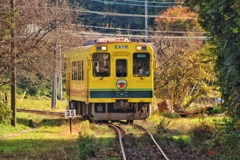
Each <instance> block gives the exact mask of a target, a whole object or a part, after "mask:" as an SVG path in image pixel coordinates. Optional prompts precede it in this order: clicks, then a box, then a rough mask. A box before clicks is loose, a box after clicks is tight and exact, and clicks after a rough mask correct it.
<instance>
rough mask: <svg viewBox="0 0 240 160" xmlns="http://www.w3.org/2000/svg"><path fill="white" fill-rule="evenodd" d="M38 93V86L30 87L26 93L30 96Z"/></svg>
mask: <svg viewBox="0 0 240 160" xmlns="http://www.w3.org/2000/svg"><path fill="white" fill-rule="evenodd" d="M37 93H38V88H37V87H30V88H29V89H28V94H30V95H31V96H36V95H37Z"/></svg>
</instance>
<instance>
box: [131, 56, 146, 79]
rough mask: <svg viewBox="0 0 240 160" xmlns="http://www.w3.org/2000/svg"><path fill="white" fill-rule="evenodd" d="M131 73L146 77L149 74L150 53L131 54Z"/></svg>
mask: <svg viewBox="0 0 240 160" xmlns="http://www.w3.org/2000/svg"><path fill="white" fill-rule="evenodd" d="M133 75H134V76H141V77H146V76H150V54H149V53H134V54H133Z"/></svg>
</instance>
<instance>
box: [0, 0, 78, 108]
mask: <svg viewBox="0 0 240 160" xmlns="http://www.w3.org/2000/svg"><path fill="white" fill-rule="evenodd" d="M10 2H11V3H9V2H8V1H4V0H1V4H0V5H1V7H0V21H1V23H0V29H1V31H0V46H1V49H0V57H1V58H0V61H1V62H2V63H0V77H1V78H0V79H1V80H0V86H1V85H5V84H11V85H12V86H15V81H16V77H15V76H12V75H13V74H11V75H10V74H9V72H11V73H14V72H17V74H18V76H21V77H28V81H27V82H28V83H29V82H30V83H31V84H37V82H38V81H39V80H42V79H43V78H46V79H48V80H51V79H52V78H51V77H52V71H53V67H52V66H53V65H52V64H53V60H54V59H53V56H52V53H53V52H54V50H57V49H59V47H57V46H58V45H59V41H58V39H61V37H63V36H64V37H63V38H62V39H63V40H66V41H62V47H61V48H62V49H69V48H70V47H71V46H74V45H76V43H77V42H79V40H78V41H76V42H73V43H72V41H73V40H74V39H75V38H71V37H72V35H71V33H70V32H67V31H66V30H67V29H69V30H70V29H71V27H72V26H71V25H69V24H71V22H72V14H73V13H74V12H72V11H71V10H70V8H69V7H68V3H67V1H65V0H56V1H51V0H44V1H42V0H31V1H29V0H19V1H14V0H11V1H10ZM60 25H61V28H62V34H60V29H59V28H60ZM13 53H14V56H13ZM59 54H60V53H59ZM16 66H17V67H16ZM15 67H16V70H15V69H14V68H15ZM59 72H61V68H59ZM29 73H30V74H29ZM29 75H31V77H35V78H29V77H30V76H29ZM10 77H11V78H10ZM34 80H37V81H34ZM11 90H12V92H11V95H14V93H15V87H13V89H11ZM14 99H15V97H14V96H13V97H11V100H13V101H12V102H11V105H12V106H15V104H14V103H15V101H14ZM13 108H15V107H13ZM13 112H14V111H13Z"/></svg>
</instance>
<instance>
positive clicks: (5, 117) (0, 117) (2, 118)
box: [0, 102, 12, 124]
mask: <svg viewBox="0 0 240 160" xmlns="http://www.w3.org/2000/svg"><path fill="white" fill-rule="evenodd" d="M11 118H12V111H11V110H10V109H9V108H8V107H7V105H6V104H4V103H2V102H0V123H3V124H6V123H8V122H9V121H10V120H11Z"/></svg>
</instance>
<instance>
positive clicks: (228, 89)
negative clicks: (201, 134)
mask: <svg viewBox="0 0 240 160" xmlns="http://www.w3.org/2000/svg"><path fill="white" fill-rule="evenodd" d="M185 2H186V4H187V5H188V6H189V7H191V8H192V9H193V10H195V11H197V12H198V14H199V22H200V24H201V25H202V27H203V28H204V29H205V30H206V31H208V32H209V35H210V38H211V39H210V41H211V43H212V44H213V45H215V46H216V48H215V49H214V50H212V52H213V53H214V54H216V56H217V61H216V70H217V73H218V78H219V85H220V86H221V91H222V96H223V99H224V101H225V106H227V107H228V111H229V113H230V114H231V115H232V117H235V118H236V119H239V118H240V105H239V104H240V99H239V97H240V92H239V89H240V63H239V61H240V37H239V29H240V28H239V24H240V1H239V0H222V1H221V2H219V1H218V0H211V1H209V0H185Z"/></svg>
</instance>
